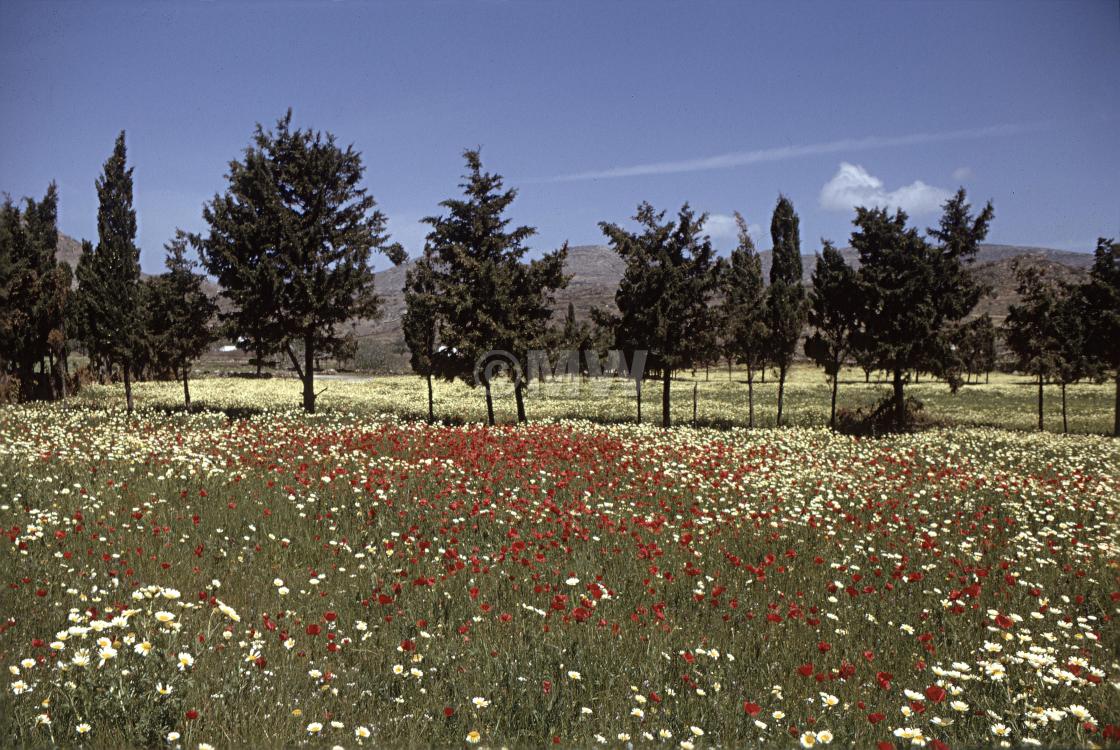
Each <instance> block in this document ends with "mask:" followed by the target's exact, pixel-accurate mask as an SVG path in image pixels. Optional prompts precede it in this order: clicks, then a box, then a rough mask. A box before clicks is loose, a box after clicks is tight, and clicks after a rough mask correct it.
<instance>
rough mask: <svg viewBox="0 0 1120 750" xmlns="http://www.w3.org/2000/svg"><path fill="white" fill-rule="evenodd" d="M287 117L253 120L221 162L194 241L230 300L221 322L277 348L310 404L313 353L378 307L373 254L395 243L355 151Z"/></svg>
mask: <svg viewBox="0 0 1120 750" xmlns="http://www.w3.org/2000/svg"><path fill="white" fill-rule="evenodd" d="M291 122H292V112H291V110H288V112H287V114H286V115H285V116H284V117H282V118H280V119H279V120H278V121H277V123H276V126H275V128H274V129H273V130H265V129H264V128H263V127H262V126H261V125H259V124H258V125H257V128H256V131H255V133H254V135H253V140H252V143H251V144H250V145H249V146H248V148H246V149H245V153H244V156H243V158H242V160H240V161H238V160H234V161H232V162H230V165H229V172H228V173H227V175H226V179H227V181H228V187H227V189H226V192H225V193H224V194H221V195H215V196H214V198H213V200H211V201H210V202H209V203H207V204H206V206H205V207H204V209H203V218H204V219H205V220H206V222H207V224H209V227H210V229H209V234H208V235H206V236H205V237H200V238H199V239H198V244H199V250H200V254H201V256H202V261H203V264H204V265H205V267H206V269H207V270H208V271H209V272H210V273H211V274H213V275H214V276H216V277H217V279H218V282H219V284H220V285H221V287H222V293H223V294H224V295H225V296H226V298H227V299H228V300H229V301H230V303H231V306H232V310H231V311H230V312H228V313H226V314H224V315H223V318H224V320H225V322H226V324H227V326H228V327H229V328H228V330H229V331H230V332H231V333H232V334H233V335H235V336H237V337H239V338H240V339H243V341H244V345H245V346H246V347H247V348H250V349H251V350H253V351H254V352H256V353H257V354H258V357H259V356H260V355H261V354H263V353H267V352H278V351H279V352H284V353H286V354H287V355H288V357H289V359H290V360H291V362H292V365H293V366H294V368H295V370H296V372H297V373H298V374H299V377H300V379H301V380H302V382H303V408H304V409H305V410H306V411H308V412H314V411H315V398H316V396H317V394H316V392H315V369H316V360H317V357H318V356H320V355H323V354H327V355H335V356H338V355H343V356H344V355H345V352H347V351H348V350H349V347H350V340H349V337H348V336H347V335H346V333H345V329H344V324H346V323H347V322H348V321H351V320H352V319H354V318H367V319H370V318H375V317H376V316H377V314H378V312H379V311H378V301H379V300H378V297H377V295H376V293H375V292H374V289H373V269H372V268H371V267H370V260H371V258H372V255H373V253H374V252H382V253H384V254H385V255H387V256H388V257H389V259H390V260H392V261H393V262H394V263H400V262H401V261H403V260H404V250H403V249H402V248H401V246H400V245H399V244H396V243H390V242H389V238H388V235H387V233H386V231H385V225H386V217H385V215H384V214H383V213H381V211H379V210H377V209H376V205H377V204H376V201H375V200H374V199H373V196H371V195H369V194H368V193H367V192H366V188H364V187H361V185H360V183H361V180H362V177H363V175H364V173H365V167H364V166H363V164H362V158H361V154H360V153H359V152H357V151H355V150H354V147H353V146H347V147H346V148H342V147H341V146H339V145H338V143H337V142H336V139H335V136H334V135H332V134H330V133H327V134H326V135H324V134H322V133H321V132H318V131H314V132H313V131H311V130H301V129H293V128H292V126H291ZM296 348H301V349H302V352H301V354H302V357H300V356H297V354H296ZM301 359H302V362H301Z"/></svg>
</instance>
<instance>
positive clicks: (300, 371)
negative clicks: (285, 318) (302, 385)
mask: <svg viewBox="0 0 1120 750" xmlns="http://www.w3.org/2000/svg"><path fill="white" fill-rule="evenodd" d="M284 351H286V352H287V353H288V359H290V360H292V365H294V366H295V368H296V373H297V374H298V375H299V379H300V380H306V379H307V378H306V376H305V375H304V374H303V368H302V367H300V366H299V359H297V358H296V355H295V352H293V351H292V345H291V344H285V345H284Z"/></svg>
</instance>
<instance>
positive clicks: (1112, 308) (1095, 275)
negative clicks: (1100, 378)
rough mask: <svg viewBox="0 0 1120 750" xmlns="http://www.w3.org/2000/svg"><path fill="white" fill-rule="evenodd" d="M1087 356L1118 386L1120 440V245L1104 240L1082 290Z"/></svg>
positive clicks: (1115, 416) (1118, 431)
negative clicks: (1110, 374) (1110, 375)
mask: <svg viewBox="0 0 1120 750" xmlns="http://www.w3.org/2000/svg"><path fill="white" fill-rule="evenodd" d="M1081 294H1082V296H1083V299H1084V305H1085V318H1086V320H1085V325H1086V333H1087V341H1088V353H1089V354H1090V355H1091V356H1092V357H1093V358H1094V360H1095V361H1096V363H1097V367H1098V368H1099V369H1100V370H1101V371H1102V372H1109V371H1111V373H1112V377H1113V379H1114V380H1115V383H1116V403H1115V406H1114V411H1113V426H1112V434H1113V435H1115V436H1117V437H1120V242H1115V241H1114V240H1109V239H1105V238H1104V237H1101V238H1100V239H1098V240H1097V247H1096V250H1095V251H1094V254H1093V266H1092V268H1091V269H1090V270H1089V281H1088V282H1087V283H1086V284H1085V285H1084V286H1083V287H1082V290H1081Z"/></svg>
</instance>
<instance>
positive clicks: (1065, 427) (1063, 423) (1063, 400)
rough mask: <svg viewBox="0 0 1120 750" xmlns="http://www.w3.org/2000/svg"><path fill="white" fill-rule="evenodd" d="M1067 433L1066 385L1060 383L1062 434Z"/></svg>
mask: <svg viewBox="0 0 1120 750" xmlns="http://www.w3.org/2000/svg"><path fill="white" fill-rule="evenodd" d="M1068 432H1069V422H1068V421H1067V420H1066V384H1065V382H1064V381H1063V382H1062V434H1063V435H1065V434H1067V433H1068Z"/></svg>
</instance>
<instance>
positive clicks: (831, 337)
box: [805, 240, 862, 429]
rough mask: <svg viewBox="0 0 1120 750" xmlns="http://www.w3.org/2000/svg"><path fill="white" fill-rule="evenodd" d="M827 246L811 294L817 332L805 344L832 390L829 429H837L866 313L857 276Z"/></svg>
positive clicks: (811, 322)
mask: <svg viewBox="0 0 1120 750" xmlns="http://www.w3.org/2000/svg"><path fill="white" fill-rule="evenodd" d="M823 242H824V247H823V249H822V251H821V256H820V258H819V259H818V260H817V266H816V268H815V269H813V286H812V289H811V291H810V292H809V315H808V317H809V325H811V326H812V327H813V328H814V329H815V330H814V331H813V334H812V335H811V336H809V338H807V339H806V340H805V355H806V356H807V357H809V358H810V359H811V360H813V361H814V362H815V363H816V364H817V366H819V367H822V368H824V372H825V376H826V377H827V378H828V382H829V385H830V386H831V388H832V407H831V412H830V416H829V419H828V425H829V427H831V428H833V429H835V428H836V394H837V390H838V389H839V383H840V368H841V367H843V365H844V361H845V359H847V357H848V354H849V353H850V352H851V350H852V345H853V340H854V338H855V336H856V334H857V333H858V331H859V321H860V315H861V313H862V310H860V298H859V291H858V283H857V278H856V272H855V271H854V270H853V269H852V267H851V266H849V265H848V264H847V263H846V262H845V261H844V258H843V256H841V255H840V251H839V250H837V249H836V248H835V247H834V246H833V245H832V243H831V242H829V241H828V240H824V241H823Z"/></svg>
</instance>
